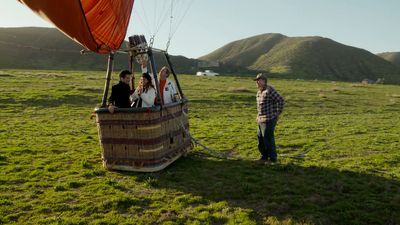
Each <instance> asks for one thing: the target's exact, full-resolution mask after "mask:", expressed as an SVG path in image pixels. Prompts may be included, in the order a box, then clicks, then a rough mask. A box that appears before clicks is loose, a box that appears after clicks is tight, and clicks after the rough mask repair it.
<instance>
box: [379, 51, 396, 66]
mask: <svg viewBox="0 0 400 225" xmlns="http://www.w3.org/2000/svg"><path fill="white" fill-rule="evenodd" d="M377 55H378V56H380V57H382V58H384V59H385V60H387V61H389V62H391V63H393V64H394V65H396V66H398V67H400V52H383V53H379V54H377Z"/></svg>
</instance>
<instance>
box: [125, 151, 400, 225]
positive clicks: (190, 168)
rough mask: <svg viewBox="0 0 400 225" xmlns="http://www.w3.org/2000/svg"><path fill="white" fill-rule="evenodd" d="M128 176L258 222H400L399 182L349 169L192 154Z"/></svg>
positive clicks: (127, 174)
mask: <svg viewBox="0 0 400 225" xmlns="http://www.w3.org/2000/svg"><path fill="white" fill-rule="evenodd" d="M124 175H126V176H137V177H138V179H139V180H140V181H142V182H145V181H146V180H149V179H152V180H153V182H152V187H153V188H168V189H175V190H178V191H182V192H185V193H191V194H193V195H195V196H201V197H203V198H204V199H208V200H211V201H226V202H227V203H228V204H229V206H230V207H240V208H246V209H250V210H251V211H252V217H253V218H252V219H254V220H256V221H257V222H258V223H262V222H263V221H264V220H265V218H267V217H268V216H275V217H277V218H278V219H279V220H286V219H292V220H294V221H297V222H303V221H305V222H310V223H315V224H398V223H400V218H399V217H400V210H399V209H400V184H399V182H398V181H395V180H390V179H385V178H382V177H378V176H373V175H368V174H360V173H356V172H351V171H338V170H333V169H328V168H319V167H301V166H298V165H294V164H281V165H274V166H271V165H269V166H268V165H258V164H256V163H255V162H254V161H246V160H240V161H234V160H212V159H205V158H200V157H197V156H190V157H186V158H183V159H180V160H178V161H177V162H175V163H174V164H173V165H171V166H170V167H169V168H167V169H165V170H164V171H161V172H159V173H151V174H137V173H135V174H132V173H124ZM188 207H189V205H188Z"/></svg>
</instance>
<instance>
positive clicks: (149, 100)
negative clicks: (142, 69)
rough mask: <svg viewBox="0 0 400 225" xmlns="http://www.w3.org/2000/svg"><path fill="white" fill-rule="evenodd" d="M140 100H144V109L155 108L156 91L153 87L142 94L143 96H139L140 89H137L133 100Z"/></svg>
mask: <svg viewBox="0 0 400 225" xmlns="http://www.w3.org/2000/svg"><path fill="white" fill-rule="evenodd" d="M139 98H141V99H142V108H145V107H152V106H154V100H155V99H156V90H155V89H154V88H152V87H149V89H148V90H147V92H142V94H141V95H140V96H139V94H138V88H136V90H135V92H134V93H133V94H132V96H131V100H132V101H135V100H137V99H139Z"/></svg>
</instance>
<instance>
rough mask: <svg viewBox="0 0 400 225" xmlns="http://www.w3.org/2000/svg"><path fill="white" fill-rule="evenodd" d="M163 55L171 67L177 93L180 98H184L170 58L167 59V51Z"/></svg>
mask: <svg viewBox="0 0 400 225" xmlns="http://www.w3.org/2000/svg"><path fill="white" fill-rule="evenodd" d="M164 55H165V59H166V60H167V63H168V66H169V68H170V69H171V72H172V74H173V75H174V79H175V83H176V86H178V91H179V94H180V95H181V98H184V96H183V92H182V89H181V85H180V84H179V80H178V76H177V75H176V73H175V70H174V67H173V66H172V63H171V60H170V59H169V55H168V53H167V52H165V53H164Z"/></svg>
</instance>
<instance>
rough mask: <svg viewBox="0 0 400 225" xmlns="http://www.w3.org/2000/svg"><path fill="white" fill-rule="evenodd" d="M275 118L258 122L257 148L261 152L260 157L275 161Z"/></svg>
mask: <svg viewBox="0 0 400 225" xmlns="http://www.w3.org/2000/svg"><path fill="white" fill-rule="evenodd" d="M276 122H277V119H276V118H275V119H272V120H269V121H267V122H265V123H259V124H258V132H257V137H258V150H259V151H260V153H261V159H263V160H268V159H269V160H271V161H272V162H276V161H277V154H276V145H275V137H274V132H275V126H276Z"/></svg>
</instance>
